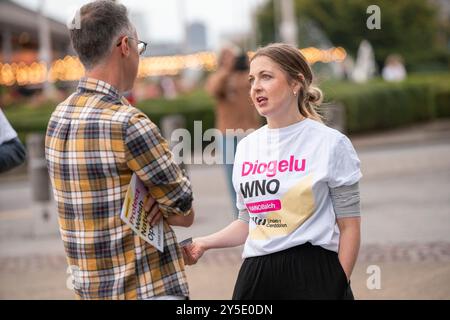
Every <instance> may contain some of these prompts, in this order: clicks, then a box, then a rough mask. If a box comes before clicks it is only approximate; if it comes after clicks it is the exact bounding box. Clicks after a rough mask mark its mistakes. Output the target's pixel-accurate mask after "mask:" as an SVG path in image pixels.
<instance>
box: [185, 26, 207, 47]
mask: <svg viewBox="0 0 450 320" xmlns="http://www.w3.org/2000/svg"><path fill="white" fill-rule="evenodd" d="M186 40H187V48H188V51H189V52H199V51H206V50H207V46H208V45H207V40H206V26H205V25H204V24H203V23H201V22H194V23H190V24H189V25H188V26H187V34H186Z"/></svg>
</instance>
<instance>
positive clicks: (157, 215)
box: [144, 194, 162, 227]
mask: <svg viewBox="0 0 450 320" xmlns="http://www.w3.org/2000/svg"><path fill="white" fill-rule="evenodd" d="M144 210H145V212H148V216H147V221H148V223H149V224H150V225H151V226H152V227H153V226H155V225H156V224H157V223H158V222H159V220H160V219H161V217H162V214H161V211H159V206H158V203H157V202H156V201H155V199H153V197H152V196H151V195H150V194H148V196H147V200H146V201H145V204H144Z"/></svg>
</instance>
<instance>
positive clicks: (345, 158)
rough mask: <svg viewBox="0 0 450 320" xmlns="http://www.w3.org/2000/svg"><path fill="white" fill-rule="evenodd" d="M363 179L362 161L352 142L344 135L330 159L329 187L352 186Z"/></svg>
mask: <svg viewBox="0 0 450 320" xmlns="http://www.w3.org/2000/svg"><path fill="white" fill-rule="evenodd" d="M361 177H362V173H361V170H360V161H359V158H358V155H357V154H356V151H355V148H353V145H352V143H351V142H350V140H349V139H348V138H347V137H346V136H345V135H342V136H341V137H340V138H339V139H338V141H337V143H336V145H335V147H334V149H333V151H332V155H331V157H330V163H329V180H328V186H329V187H330V188H336V187H340V186H344V185H345V186H350V185H353V184H355V183H357V182H358V181H359V180H360V179H361Z"/></svg>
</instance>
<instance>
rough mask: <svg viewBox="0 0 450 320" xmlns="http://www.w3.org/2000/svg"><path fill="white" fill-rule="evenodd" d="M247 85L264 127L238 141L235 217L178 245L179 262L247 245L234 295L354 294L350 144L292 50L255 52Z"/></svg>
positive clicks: (354, 190)
mask: <svg viewBox="0 0 450 320" xmlns="http://www.w3.org/2000/svg"><path fill="white" fill-rule="evenodd" d="M249 82H250V85H251V89H250V94H251V98H252V101H253V103H254V105H255V107H256V109H257V110H258V112H259V114H261V115H262V116H263V117H265V118H266V120H267V125H265V126H263V127H262V128H260V129H258V130H256V131H255V132H253V133H251V134H249V135H248V136H247V137H245V138H244V139H242V140H241V142H240V143H239V145H238V147H237V151H236V158H235V166H234V170H233V183H234V189H235V192H236V194H237V198H238V201H237V208H238V210H239V217H238V219H236V220H235V221H234V222H232V223H231V224H229V225H228V226H227V227H225V228H224V229H222V230H220V231H218V232H216V233H213V234H211V235H208V236H204V237H199V238H196V239H194V241H193V243H192V244H190V245H188V246H186V247H183V251H184V253H185V261H186V263H187V264H194V263H196V262H197V261H198V259H200V257H201V256H202V255H203V253H204V252H205V251H206V250H209V249H214V248H227V247H235V246H240V245H243V244H245V245H244V251H243V258H244V262H243V264H242V266H241V269H240V271H239V275H238V278H237V280H236V285H235V288H234V292H233V299H236V300H248V299H261V300H265V299H353V293H352V291H351V288H350V277H351V274H352V271H353V267H354V265H355V263H356V259H357V256H358V251H359V246H360V238H361V235H360V197H359V180H360V178H361V176H362V174H361V171H360V161H359V159H358V156H357V154H356V152H355V149H354V148H353V145H352V143H351V142H350V140H349V139H348V138H347V137H346V136H345V135H343V134H342V133H340V132H339V131H337V130H334V129H332V128H329V127H327V126H326V125H324V124H323V123H322V120H321V116H320V115H319V114H318V113H317V111H316V109H315V108H316V107H317V106H319V105H320V103H321V101H322V93H321V91H320V90H319V89H318V88H316V87H314V86H313V74H312V70H311V68H310V66H309V65H308V63H307V61H306V59H305V57H304V56H303V55H302V54H301V53H300V51H299V50H298V49H297V48H295V47H293V46H290V45H286V44H272V45H269V46H267V47H263V48H261V49H259V50H258V51H257V52H256V53H255V55H254V56H253V57H252V60H251V63H250V74H249Z"/></svg>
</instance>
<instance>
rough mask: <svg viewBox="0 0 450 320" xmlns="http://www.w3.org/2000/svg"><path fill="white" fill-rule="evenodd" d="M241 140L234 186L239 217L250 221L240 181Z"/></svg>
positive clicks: (235, 161) (236, 161)
mask: <svg viewBox="0 0 450 320" xmlns="http://www.w3.org/2000/svg"><path fill="white" fill-rule="evenodd" d="M241 146H242V144H241V142H239V144H238V145H237V147H236V154H235V157H234V163H235V165H234V166H233V187H234V191H235V192H236V208H237V209H238V211H239V215H238V219H239V220H242V221H245V222H247V223H249V221H250V214H249V212H248V210H247V207H246V206H245V203H244V198H243V196H242V193H241V190H240V181H239V163H240V160H239V159H240V155H241Z"/></svg>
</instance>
